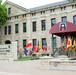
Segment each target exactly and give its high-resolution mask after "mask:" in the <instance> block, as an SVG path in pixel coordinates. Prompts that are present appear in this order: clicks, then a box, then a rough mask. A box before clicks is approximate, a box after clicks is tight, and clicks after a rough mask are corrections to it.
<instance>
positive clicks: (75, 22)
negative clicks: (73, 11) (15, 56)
mask: <svg viewBox="0 0 76 75" xmlns="http://www.w3.org/2000/svg"><path fill="white" fill-rule="evenodd" d="M73 23H74V24H75V25H76V16H73Z"/></svg>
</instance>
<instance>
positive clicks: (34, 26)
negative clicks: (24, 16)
mask: <svg viewBox="0 0 76 75" xmlns="http://www.w3.org/2000/svg"><path fill="white" fill-rule="evenodd" d="M32 27H33V28H32V31H33V32H35V31H36V21H35V22H32Z"/></svg>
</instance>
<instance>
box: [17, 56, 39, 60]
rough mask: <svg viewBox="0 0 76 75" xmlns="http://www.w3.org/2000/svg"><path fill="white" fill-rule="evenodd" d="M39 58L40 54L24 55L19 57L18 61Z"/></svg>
mask: <svg viewBox="0 0 76 75" xmlns="http://www.w3.org/2000/svg"><path fill="white" fill-rule="evenodd" d="M37 59H39V57H38V56H27V57H26V56H25V57H22V58H18V61H27V60H37Z"/></svg>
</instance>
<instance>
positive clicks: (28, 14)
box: [0, 0, 76, 52]
mask: <svg viewBox="0 0 76 75" xmlns="http://www.w3.org/2000/svg"><path fill="white" fill-rule="evenodd" d="M4 4H5V6H6V8H7V12H8V18H7V22H6V24H5V25H4V26H2V27H0V30H1V33H0V35H1V36H0V43H1V44H8V43H11V42H12V41H17V43H18V47H19V48H21V49H23V47H24V46H25V45H26V44H27V43H28V42H29V41H30V40H32V43H33V45H34V44H36V43H37V41H39V43H40V42H42V43H47V45H48V46H50V52H51V51H52V35H51V34H49V30H50V28H51V27H52V26H53V25H54V24H56V23H58V22H62V21H69V22H72V23H74V24H75V25H76V3H75V2H73V3H69V2H68V1H67V0H64V1H61V2H57V3H52V4H47V5H43V6H39V7H35V8H31V9H26V8H24V7H22V6H19V5H17V4H15V3H12V2H10V1H7V0H6V1H5V3H4ZM53 44H54V45H53V46H54V47H53V48H58V47H59V46H60V37H58V36H55V35H54V37H53Z"/></svg>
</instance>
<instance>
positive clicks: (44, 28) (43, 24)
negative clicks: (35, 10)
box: [41, 20, 46, 31]
mask: <svg viewBox="0 0 76 75" xmlns="http://www.w3.org/2000/svg"><path fill="white" fill-rule="evenodd" d="M41 25H42V31H44V30H46V24H45V20H42V21H41Z"/></svg>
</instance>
